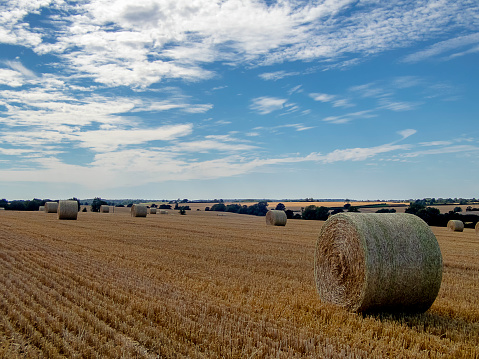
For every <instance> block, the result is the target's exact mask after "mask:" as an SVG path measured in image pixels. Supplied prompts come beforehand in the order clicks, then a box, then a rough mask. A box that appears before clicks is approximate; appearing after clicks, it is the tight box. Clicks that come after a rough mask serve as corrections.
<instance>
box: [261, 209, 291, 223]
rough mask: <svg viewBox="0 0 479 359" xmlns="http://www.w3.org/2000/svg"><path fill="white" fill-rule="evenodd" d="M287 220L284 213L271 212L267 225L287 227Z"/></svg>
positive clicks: (268, 215) (268, 213)
mask: <svg viewBox="0 0 479 359" xmlns="http://www.w3.org/2000/svg"><path fill="white" fill-rule="evenodd" d="M287 219H288V218H287V217H286V213H285V212H284V211H277V210H271V211H268V212H267V213H266V224H269V225H271V226H286V221H287Z"/></svg>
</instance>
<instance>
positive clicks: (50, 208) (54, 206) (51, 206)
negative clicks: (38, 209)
mask: <svg viewBox="0 0 479 359" xmlns="http://www.w3.org/2000/svg"><path fill="white" fill-rule="evenodd" d="M57 211H58V202H45V212H47V213H57Z"/></svg>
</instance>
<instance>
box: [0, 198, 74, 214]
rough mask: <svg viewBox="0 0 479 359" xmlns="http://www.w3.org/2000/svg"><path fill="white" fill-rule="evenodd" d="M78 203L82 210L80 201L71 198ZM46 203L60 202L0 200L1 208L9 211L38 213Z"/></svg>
mask: <svg viewBox="0 0 479 359" xmlns="http://www.w3.org/2000/svg"><path fill="white" fill-rule="evenodd" d="M70 200H74V201H77V202H78V208H80V201H79V200H78V198H75V197H73V198H70ZM46 202H58V200H51V199H39V198H34V199H32V200H18V201H11V202H9V201H7V200H6V199H5V198H3V199H0V207H2V208H5V210H7V211H38V209H39V208H40V206H44V205H45V203H46Z"/></svg>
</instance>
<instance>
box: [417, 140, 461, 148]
mask: <svg viewBox="0 0 479 359" xmlns="http://www.w3.org/2000/svg"><path fill="white" fill-rule="evenodd" d="M452 143H453V142H452V141H431V142H421V143H419V144H420V145H421V146H425V147H429V146H449V145H452Z"/></svg>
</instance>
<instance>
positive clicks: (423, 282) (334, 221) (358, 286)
mask: <svg viewBox="0 0 479 359" xmlns="http://www.w3.org/2000/svg"><path fill="white" fill-rule="evenodd" d="M314 276H315V281H316V287H317V289H318V293H319V296H320V297H321V300H324V301H325V302H329V303H333V304H336V305H339V306H341V307H343V308H346V309H348V310H350V311H354V312H377V311H386V312H417V313H420V312H424V311H426V310H427V309H428V308H429V307H430V306H431V305H432V303H433V302H434V300H435V299H436V297H437V294H438V292H439V288H440V286H441V279H442V255H441V250H440V248H439V244H438V242H437V240H436V237H435V236H434V234H433V233H432V231H431V229H430V228H429V226H428V225H427V224H426V223H425V222H424V221H423V220H422V219H420V218H419V217H417V216H415V215H412V214H406V213H398V214H396V213H394V214H387V213H339V214H336V215H334V216H331V217H330V218H329V219H328V220H327V221H326V222H325V223H324V224H323V227H322V228H321V232H320V235H319V238H318V240H317V242H316V251H315V258H314Z"/></svg>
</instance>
